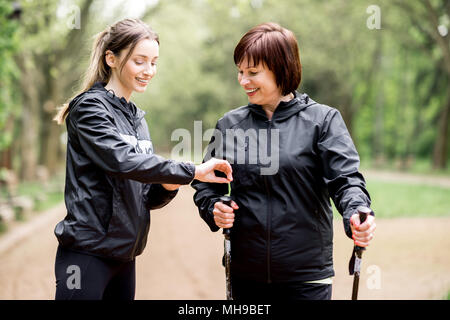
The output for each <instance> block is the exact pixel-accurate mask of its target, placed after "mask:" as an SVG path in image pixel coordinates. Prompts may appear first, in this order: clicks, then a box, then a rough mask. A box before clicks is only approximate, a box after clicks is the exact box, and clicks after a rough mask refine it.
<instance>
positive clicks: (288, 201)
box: [192, 93, 370, 282]
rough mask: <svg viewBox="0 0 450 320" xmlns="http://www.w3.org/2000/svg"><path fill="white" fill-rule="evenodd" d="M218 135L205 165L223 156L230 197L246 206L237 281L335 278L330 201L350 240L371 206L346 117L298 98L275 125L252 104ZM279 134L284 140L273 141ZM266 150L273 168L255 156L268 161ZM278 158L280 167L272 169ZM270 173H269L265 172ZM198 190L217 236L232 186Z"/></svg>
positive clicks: (234, 261) (284, 106)
mask: <svg viewBox="0 0 450 320" xmlns="http://www.w3.org/2000/svg"><path fill="white" fill-rule="evenodd" d="M216 129H218V130H219V132H220V134H222V137H221V140H222V141H221V142H218V137H220V134H219V135H216V137H215V138H213V139H212V140H211V143H210V145H209V146H210V147H209V149H208V155H207V156H206V157H205V159H206V158H208V157H209V156H215V157H221V156H222V157H224V158H226V159H228V160H229V161H230V162H231V163H233V164H232V168H233V182H232V184H231V197H232V198H233V200H234V201H236V203H237V204H238V205H239V210H237V211H236V213H235V222H234V225H233V228H232V229H231V252H232V258H231V272H232V274H233V275H237V276H240V277H242V278H247V279H251V280H256V281H266V282H284V281H311V280H319V279H324V278H327V277H330V276H333V275H334V271H333V214H332V207H331V203H330V197H331V198H332V199H333V201H334V203H335V205H336V208H337V209H338V211H339V212H340V213H341V214H342V215H343V221H344V227H345V231H346V234H347V235H348V236H349V237H351V230H350V225H349V219H350V216H351V215H352V214H353V213H354V211H355V209H356V207H358V206H359V205H365V206H368V207H369V206H370V197H369V194H368V192H367V190H366V187H365V181H364V178H363V176H362V175H361V174H360V173H359V172H358V167H359V156H358V153H357V151H356V149H355V146H354V144H353V142H352V139H351V137H350V135H349V133H348V131H347V128H346V126H345V124H344V121H343V119H342V117H341V115H340V113H339V112H338V111H337V110H336V109H334V108H331V107H328V106H325V105H321V104H318V103H316V102H314V101H313V100H312V99H310V98H309V97H308V96H307V95H306V94H303V95H300V94H299V93H295V98H294V99H292V100H291V101H289V102H281V103H280V105H279V106H278V107H277V108H276V110H275V112H274V114H273V117H272V119H271V120H270V121H269V120H268V118H267V117H266V114H265V112H264V111H263V109H262V108H261V106H258V105H252V104H249V105H247V106H243V107H240V108H238V109H235V110H232V111H230V112H228V113H226V114H225V115H224V117H222V118H221V119H219V121H218V123H217V127H216ZM273 129H275V130H274V131H272V132H275V131H277V132H278V137H277V136H276V134H272V135H271V134H270V132H271V130H273ZM227 130H228V132H227ZM230 132H235V133H236V132H240V133H238V134H235V135H236V136H237V137H236V138H235V139H236V140H235V143H233V144H231V147H230V145H229V144H228V143H224V142H225V141H227V140H226V139H227V138H228V139H229V140H228V141H232V140H233V138H231V139H230ZM252 132H253V133H252ZM243 133H245V134H244V136H245V137H242V134H243ZM263 133H266V135H263ZM265 136H267V137H269V136H270V137H271V138H267V139H266V138H265ZM262 137H264V140H267V143H266V144H265V143H264V141H261V138H262ZM256 140H258V143H259V144H256V142H255V141H256ZM273 140H276V141H273ZM239 141H240V142H239ZM262 142H263V143H262ZM272 142H273V144H272ZM225 145H226V147H224V146H225ZM266 146H270V148H268V149H270V150H269V152H268V153H267V154H268V155H271V156H272V160H271V161H268V159H267V157H266V158H264V157H263V156H260V154H259V153H257V152H255V150H259V151H261V150H262V153H261V155H264V154H265V152H266V151H267V150H266ZM277 149H278V150H277ZM259 151H258V152H259ZM239 152H240V153H241V154H240V156H238V154H239ZM251 152H253V156H252V154H251ZM255 153H256V154H258V159H257V161H255V159H254V155H255ZM244 154H245V157H244V156H243V155H244ZM276 154H278V155H279V158H278V166H277V165H276V164H273V163H272V164H270V162H275V161H276V156H275V155H276ZM239 157H240V158H239ZM243 159H245V160H243ZM252 160H253V161H252ZM270 167H272V169H270V170H269V171H266V172H265V173H263V172H262V170H261V169H262V168H266V169H269V168H270ZM276 167H278V168H276ZM274 169H277V170H276V171H275V170H274ZM270 171H272V172H271V173H270ZM267 172H269V174H268V173H267ZM192 186H193V187H194V188H195V189H196V193H195V195H194V201H195V204H196V205H197V206H198V208H199V212H200V215H201V217H202V218H203V219H204V220H205V221H206V222H207V224H208V225H209V227H210V229H211V230H212V231H217V230H218V229H219V228H218V227H217V226H216V224H215V223H214V219H213V213H212V211H213V208H214V203H215V202H216V201H217V199H218V198H219V197H220V196H222V195H224V194H226V193H227V191H228V190H227V186H226V185H218V184H216V185H214V184H210V183H203V182H199V181H196V180H194V182H193V183H192Z"/></svg>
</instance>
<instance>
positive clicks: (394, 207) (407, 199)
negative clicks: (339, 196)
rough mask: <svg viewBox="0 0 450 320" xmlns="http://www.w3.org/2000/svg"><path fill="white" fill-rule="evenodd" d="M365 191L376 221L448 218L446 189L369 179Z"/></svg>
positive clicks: (449, 204)
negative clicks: (383, 219)
mask: <svg viewBox="0 0 450 320" xmlns="http://www.w3.org/2000/svg"><path fill="white" fill-rule="evenodd" d="M367 190H368V191H369V193H370V197H371V199H372V205H371V207H372V209H373V211H374V212H375V214H376V217H377V218H398V217H442V216H447V217H449V216H450V188H444V187H439V186H429V185H420V184H419V185H416V184H407V183H400V182H385V181H377V180H373V179H371V180H370V181H367ZM333 210H334V215H335V217H338V216H340V215H339V213H337V211H336V209H335V208H334V207H333Z"/></svg>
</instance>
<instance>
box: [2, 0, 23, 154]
mask: <svg viewBox="0 0 450 320" xmlns="http://www.w3.org/2000/svg"><path fill="white" fill-rule="evenodd" d="M12 12H13V6H12V4H11V1H6V0H0V30H1V33H0V88H1V90H0V131H1V132H2V134H1V135H0V151H1V150H3V149H5V148H6V147H8V146H9V145H10V144H11V141H12V138H13V132H12V130H11V126H8V124H10V122H11V119H12V118H13V117H14V116H17V114H18V111H19V110H20V109H19V108H18V107H19V103H18V102H19V95H18V92H17V90H16V85H15V83H16V82H17V80H18V78H19V73H18V71H17V67H16V64H15V61H14V54H15V52H17V50H18V48H19V39H18V37H17V30H18V27H19V25H18V22H17V21H16V20H13V19H11V18H10V15H11V13H12Z"/></svg>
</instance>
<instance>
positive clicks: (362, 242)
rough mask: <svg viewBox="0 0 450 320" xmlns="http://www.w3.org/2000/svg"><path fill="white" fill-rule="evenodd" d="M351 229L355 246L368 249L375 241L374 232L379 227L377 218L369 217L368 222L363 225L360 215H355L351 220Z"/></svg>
mask: <svg viewBox="0 0 450 320" xmlns="http://www.w3.org/2000/svg"><path fill="white" fill-rule="evenodd" d="M350 227H351V229H352V238H353V241H354V242H355V245H357V246H359V247H367V246H368V245H369V243H370V241H371V240H372V239H373V232H374V231H375V229H376V227H377V225H376V223H375V217H374V216H371V215H368V216H367V219H366V221H364V223H362V224H361V222H360V220H359V214H356V213H355V214H354V215H352V216H351V218H350Z"/></svg>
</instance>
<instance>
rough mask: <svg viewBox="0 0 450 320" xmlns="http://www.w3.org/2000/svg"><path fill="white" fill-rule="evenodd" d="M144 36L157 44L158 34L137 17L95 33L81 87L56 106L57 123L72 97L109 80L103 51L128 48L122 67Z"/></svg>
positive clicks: (63, 118) (117, 50)
mask: <svg viewBox="0 0 450 320" xmlns="http://www.w3.org/2000/svg"><path fill="white" fill-rule="evenodd" d="M145 38H148V39H151V40H156V41H157V42H158V44H159V37H158V35H157V34H156V33H155V32H154V31H153V30H152V29H151V28H150V27H149V26H148V25H147V24H145V23H144V22H142V21H141V20H139V19H124V20H121V21H119V22H117V23H116V24H114V25H112V26H111V27H108V28H107V29H106V30H104V31H102V32H100V33H99V34H97V35H96V37H95V41H94V45H93V47H92V53H91V57H90V62H89V67H88V69H87V71H86V73H85V75H84V78H83V83H82V86H81V88H82V89H81V90H80V91H79V92H78V93H77V94H75V95H74V96H73V97H72V98H71V99H69V101H68V102H67V103H65V104H63V105H62V106H61V107H60V108H58V112H57V114H56V116H55V117H54V118H53V120H54V121H56V122H57V123H58V124H63V123H64V121H65V119H66V117H67V114H68V113H69V103H70V101H71V100H72V99H73V98H75V97H76V96H77V95H79V94H81V93H83V92H85V91H88V90H89V89H90V88H91V87H92V86H93V85H94V83H96V82H103V83H107V82H108V81H109V79H110V77H111V68H110V67H109V66H108V65H107V64H106V61H105V53H106V51H107V50H111V51H112V52H113V53H114V54H116V55H117V54H120V51H121V50H123V49H125V48H128V47H129V48H130V52H129V53H128V55H127V57H126V58H125V59H124V61H123V62H122V67H123V65H124V64H125V62H126V60H127V59H128V57H129V56H130V54H131V52H132V50H133V49H134V47H135V46H136V44H137V42H138V41H140V40H142V39H145Z"/></svg>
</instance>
